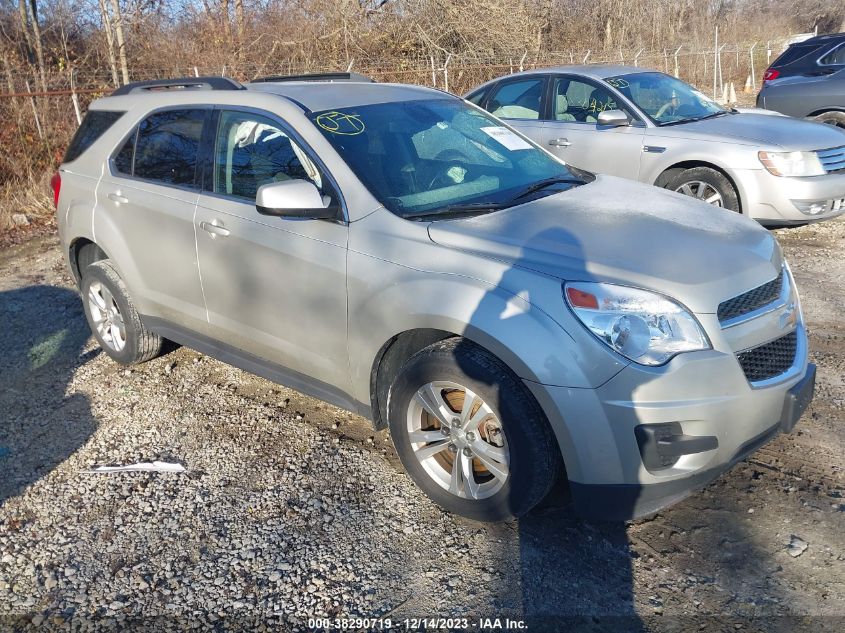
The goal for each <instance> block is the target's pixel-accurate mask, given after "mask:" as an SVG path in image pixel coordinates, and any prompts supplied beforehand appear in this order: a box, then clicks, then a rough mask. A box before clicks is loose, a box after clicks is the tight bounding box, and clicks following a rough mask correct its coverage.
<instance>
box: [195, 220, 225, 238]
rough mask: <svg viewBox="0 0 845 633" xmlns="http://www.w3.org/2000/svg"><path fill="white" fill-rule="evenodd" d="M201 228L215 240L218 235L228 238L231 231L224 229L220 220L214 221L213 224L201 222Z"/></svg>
mask: <svg viewBox="0 0 845 633" xmlns="http://www.w3.org/2000/svg"><path fill="white" fill-rule="evenodd" d="M200 228H201V229H202V230H203V231H205V232H206V233H209V234H211V238H212V239H214V238H215V237H217V236H218V235H219V236H220V237H226V236H227V235H229V229H227V228H224V227H223V223H222V222H221V221H220V220H212V221H211V222H200Z"/></svg>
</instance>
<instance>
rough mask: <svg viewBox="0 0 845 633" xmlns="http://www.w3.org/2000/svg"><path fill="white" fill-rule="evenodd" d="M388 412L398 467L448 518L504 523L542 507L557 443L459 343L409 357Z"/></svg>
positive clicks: (499, 366) (494, 372)
mask: <svg viewBox="0 0 845 633" xmlns="http://www.w3.org/2000/svg"><path fill="white" fill-rule="evenodd" d="M388 403H389V406H388V409H389V410H388V418H389V425H390V433H391V437H392V438H393V444H394V446H395V447H396V452H397V453H398V454H399V458H400V459H401V461H402V464H403V465H404V467H405V469H406V470H407V471H408V474H409V475H410V476H411V478H412V479H413V480H414V482H415V483H416V484H417V485H418V486H419V487H420V488H421V489H422V490H423V491H424V492H425V493H426V494H427V495H428V496H429V497H430V498H431V499H432V500H434V501H435V502H436V503H438V504H439V505H440V506H442V507H443V508H445V509H446V510H448V511H449V512H453V513H455V514H460V515H462V516H465V517H468V518H471V519H475V520H478V521H502V520H508V519H513V518H516V517H519V516H522V515H523V514H525V513H526V512H528V511H529V510H531V508H533V507H534V506H535V505H536V504H538V503H539V502H540V501H542V500H543V498H544V497H546V495H547V494H548V493H549V490H550V489H551V487H552V486H553V485H554V483H555V481H556V480H557V478H558V475H559V473H560V470H561V466H562V462H561V458H560V452H559V450H558V447H557V442H556V441H555V437H554V434H553V433H552V430H551V428H550V427H549V424H548V422H547V421H546V418H545V416H544V415H543V412H542V410H541V409H540V407H539V405H538V404H537V403H536V401H535V400H534V398H533V396H532V395H531V393H530V392H529V391H528V389H527V388H526V387H525V385H524V384H523V383H522V381H521V380H520V379H519V378H517V377H516V376H515V375H514V374H513V372H511V371H510V369H508V367H507V366H506V365H504V364H503V363H502V362H501V361H500V360H498V359H497V358H496V357H494V356H493V355H491V354H489V353H488V352H486V351H485V350H483V349H481V348H480V347H478V346H476V345H474V344H472V343H470V342H468V341H466V340H464V339H461V338H452V339H447V340H445V341H441V342H439V343H435V344H433V345H431V346H429V347H427V348H425V349H424V350H422V351H421V352H419V353H417V354H415V355H414V356H412V357H411V359H410V360H408V362H407V363H406V364H405V366H404V367H403V368H402V370H401V371H400V373H399V376H398V377H397V378H396V380H395V382H394V383H393V385H392V387H391V389H390V396H389V399H388Z"/></svg>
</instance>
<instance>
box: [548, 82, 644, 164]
mask: <svg viewBox="0 0 845 633" xmlns="http://www.w3.org/2000/svg"><path fill="white" fill-rule="evenodd" d="M550 94H551V97H550V106H551V107H550V108H549V111H550V112H549V121H547V122H546V124H545V127H544V128H543V134H542V138H541V139H538V140H540V142H541V144H542V145H544V146H545V147H546V148H547V149H548V150H549V151H551V152H552V153H553V154H555V155H556V156H559V157H560V158H562V159H563V160H565V161H566V162H567V163H569V164H571V165H574V166H575V167H580V168H582V169H586V170H587V171H591V172H595V173H599V174H609V175H611V176H621V177H622V178H630V179H633V180H636V179H638V177H639V171H640V158H641V156H642V152H643V134H644V132H645V123H643V122H642V121H641V120H640V119H639V118H638V117H637V116H636V115H634V113H633V112H632V111H631V109H630V108H628V107H626V106H625V104H624V103H621V99H620V98H619V97H617V96H616V95H615V94H613V93H612V91H610V90H609V89H608V88H607V87H605V86H601V85H599V84H598V83H596V82H594V81H593V80H591V79H586V78H582V77H575V76H570V75H559V76H555V77H553V78H552V86H551V92H550ZM605 110H622V111H623V112H625V113H626V114H627V115H628V119H629V120H630V121H631V125H627V126H619V127H612V126H605V125H599V123H598V116H599V114H600V113H601V112H603V111H605Z"/></svg>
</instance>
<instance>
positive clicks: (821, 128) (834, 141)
mask: <svg viewBox="0 0 845 633" xmlns="http://www.w3.org/2000/svg"><path fill="white" fill-rule="evenodd" d="M655 136H671V137H675V138H679V137H680V138H700V139H702V140H708V141H720V140H732V141H738V142H741V143H746V144H749V145H759V146H761V148H766V147H772V146H777V147H780V148H783V149H785V150H789V151H793V150H817V149H829V148H831V147H839V146H841V145H845V131H843V130H840V129H838V128H836V127H834V126H832V125H824V124H821V123H813V122H812V121H804V120H802V119H794V118H792V117H783V116H771V115H766V114H751V113H749V114H743V113H740V114H726V115H723V116H718V117H715V118H712V119H706V120H704V121H694V122H692V123H682V124H680V125H672V126H669V127H664V128H657V130H655Z"/></svg>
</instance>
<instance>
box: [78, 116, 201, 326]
mask: <svg viewBox="0 0 845 633" xmlns="http://www.w3.org/2000/svg"><path fill="white" fill-rule="evenodd" d="M211 114H212V110H211V108H197V107H178V108H168V109H164V110H159V111H156V112H153V113H152V114H149V115H148V116H147V117H146V118H144V119H143V120H142V121H141V122H140V124H138V125H136V126H135V127H133V129H132V131H131V133H130V134H128V135H127V137H126V138H125V139H124V141H123V142H122V143H121V144H119V145H118V147H117V149H116V150H115V152H114V154H113V155H112V156H111V158H110V160H109V161H108V165H107V166H106V168H105V170H104V173H103V177H102V179H101V181H100V184H99V186H98V188H97V206H96V211H95V213H94V235H95V236H96V239H97V242H98V243H100V244H103V245H105V247H106V250H107V252H108V254H109V256H110V257H112V258H113V259H114V260H115V262H116V263H117V266H118V268H119V270H120V273H121V275H122V276H123V279H124V281H125V282H126V284H127V286H128V287H129V290H130V292H131V293H132V297H133V298H134V299H135V300H136V302H137V303H138V307H139V310H140V312H141V313H142V314H143V315H145V316H147V317H154V318H155V317H157V318H161V319H164V320H166V321H168V322H170V323H173V324H176V325H179V326H182V327H185V328H188V329H192V330H199V331H205V330H207V318H206V309H205V302H204V300H203V296H202V289H201V287H200V280H199V268H198V267H197V261H196V247H195V239H194V210H195V207H196V202H197V197H198V196H199V186H198V181H197V165H198V159H199V148H200V141H201V138H202V133H203V128H204V125H205V124H206V121H207V120H208V119H209V118H210V116H211Z"/></svg>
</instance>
